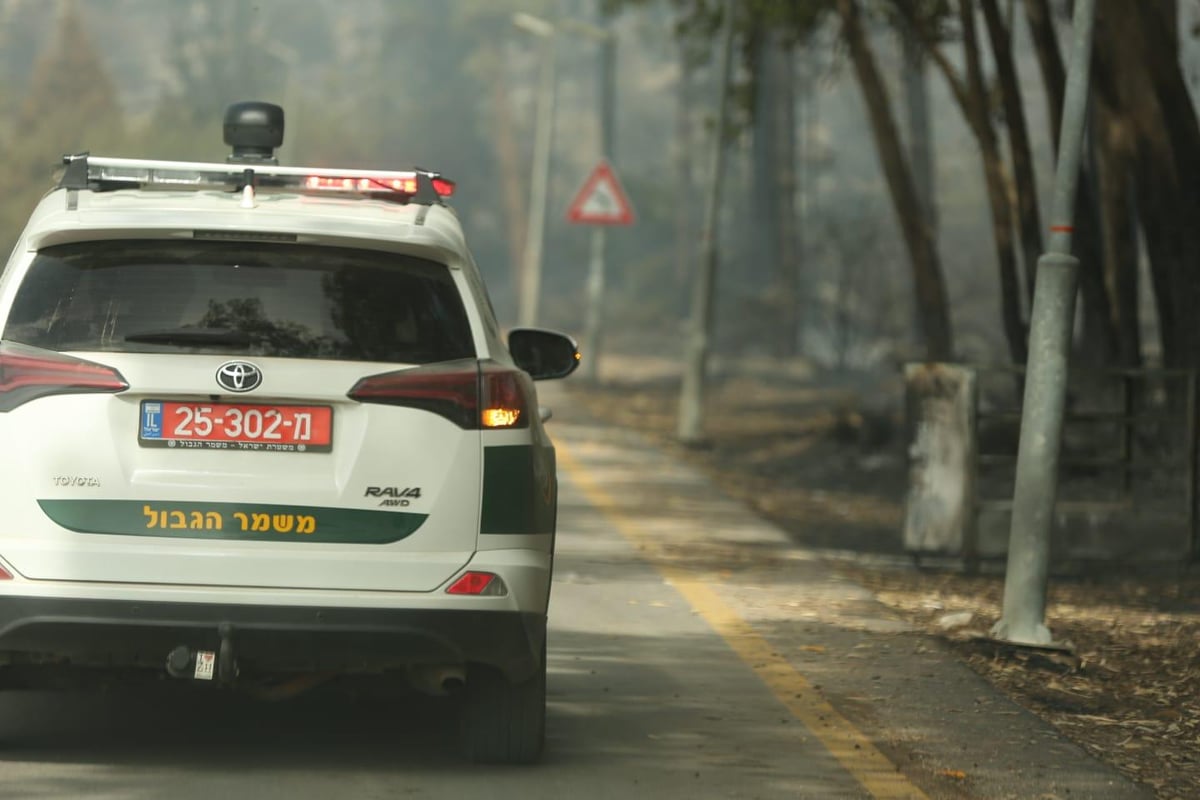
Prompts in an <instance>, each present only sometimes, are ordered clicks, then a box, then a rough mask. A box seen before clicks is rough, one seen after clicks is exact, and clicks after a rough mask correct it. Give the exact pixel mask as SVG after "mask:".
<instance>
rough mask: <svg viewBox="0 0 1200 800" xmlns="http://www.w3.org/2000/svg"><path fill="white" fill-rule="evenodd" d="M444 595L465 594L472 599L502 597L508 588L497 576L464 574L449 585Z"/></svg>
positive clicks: (476, 573) (487, 573) (475, 573)
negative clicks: (472, 597)
mask: <svg viewBox="0 0 1200 800" xmlns="http://www.w3.org/2000/svg"><path fill="white" fill-rule="evenodd" d="M446 594H465V595H472V596H474V597H503V596H504V595H506V594H508V587H506V586H505V585H504V581H502V580H500V576H499V575H493V574H492V573H490V572H464V573H463V574H462V577H460V578H459V579H458V580H456V581H455V582H454V583H452V584H450V586H449V588H447V589H446Z"/></svg>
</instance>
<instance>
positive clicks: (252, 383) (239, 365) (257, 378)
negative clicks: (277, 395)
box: [217, 361, 263, 392]
mask: <svg viewBox="0 0 1200 800" xmlns="http://www.w3.org/2000/svg"><path fill="white" fill-rule="evenodd" d="M262 379H263V376H262V370H261V369H259V368H258V367H256V366H255V365H253V364H251V363H250V362H248V361H227V362H225V363H224V364H222V365H221V366H219V367H217V383H219V384H220V385H221V388H222V389H228V390H229V391H231V392H249V391H253V390H254V389H257V388H258V387H259V386H260V385H262Z"/></svg>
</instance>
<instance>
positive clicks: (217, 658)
mask: <svg viewBox="0 0 1200 800" xmlns="http://www.w3.org/2000/svg"><path fill="white" fill-rule="evenodd" d="M217 635H218V636H220V637H221V644H220V646H219V647H218V649H217V651H216V652H214V651H212V650H193V649H192V648H190V647H188V646H187V645H184V644H181V645H179V646H178V647H176V648H175V649H174V650H172V651H171V652H170V653H168V654H167V674H168V675H170V676H171V677H172V678H181V679H187V678H190V679H192V680H197V681H211V680H213V679H214V678H215V679H216V681H217V682H218V683H219V684H220V685H221V686H231V685H233V682H234V681H235V680H237V676H238V666H237V656H236V655H235V651H234V647H233V626H232V625H230V624H229V623H227V622H222V623H221V624H220V625H219V626H217Z"/></svg>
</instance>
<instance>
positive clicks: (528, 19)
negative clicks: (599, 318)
mask: <svg viewBox="0 0 1200 800" xmlns="http://www.w3.org/2000/svg"><path fill="white" fill-rule="evenodd" d="M512 22H513V25H515V26H516V27H518V28H520V29H521V30H523V31H526V32H527V33H532V34H533V35H534V36H537V37H539V38H541V40H542V63H541V68H540V76H539V79H538V100H537V128H536V130H535V132H534V138H533V172H532V175H531V176H530V182H529V224H528V227H527V228H526V233H525V254H524V258H523V259H522V262H521V280H520V284H521V285H520V293H519V295H518V305H517V321H518V323H519V324H520V325H521V326H523V327H532V326H534V325H537V321H538V300H539V297H540V295H541V288H542V244H543V241H544V237H545V231H546V196H547V195H548V194H549V189H550V153H551V151H552V149H553V146H554V105H555V96H556V94H557V91H556V87H557V80H556V77H555V58H556V50H557V36H556V31H555V28H554V26H553V25H552V24H550V23H549V22H546V21H545V20H543V19H539V18H537V17H534V16H531V15H530V14H514V15H513V18H512Z"/></svg>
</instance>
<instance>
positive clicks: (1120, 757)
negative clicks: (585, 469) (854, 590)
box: [568, 361, 1200, 800]
mask: <svg viewBox="0 0 1200 800" xmlns="http://www.w3.org/2000/svg"><path fill="white" fill-rule="evenodd" d="M718 372H719V371H718ZM606 373H607V374H608V375H621V376H622V377H621V379H615V378H608V379H606V380H605V382H604V385H603V386H602V387H592V386H588V385H586V384H584V383H583V382H582V381H579V380H574V381H571V382H568V386H569V387H570V391H571V396H572V400H573V401H574V402H577V403H579V404H580V405H582V406H583V407H585V408H586V409H587V410H588V411H589V412H591V413H592V414H594V415H596V416H598V417H600V418H603V419H606V420H608V421H611V422H613V423H615V424H618V425H621V426H624V427H628V428H632V429H635V430H639V431H642V432H644V433H645V434H647V435H648V436H649V437H651V438H653V439H655V440H656V441H658V442H659V443H660V444H661V445H662V446H664V447H667V448H670V449H672V450H674V451H676V452H678V453H679V454H680V455H681V456H683V457H685V458H687V459H688V460H689V461H691V462H693V463H694V464H696V465H698V466H699V467H701V468H703V469H705V470H706V471H708V472H709V473H710V474H712V475H713V476H714V478H715V479H716V480H717V481H718V483H719V484H720V485H721V486H722V487H723V488H724V490H725V491H726V492H727V493H728V494H730V495H732V496H734V497H737V498H739V499H741V500H743V501H744V502H746V503H747V504H749V505H750V506H751V507H753V508H755V509H757V510H758V511H759V512H760V513H762V514H763V515H764V516H766V517H768V518H770V519H772V520H773V521H775V522H776V523H777V524H779V525H780V526H781V527H783V528H784V529H785V530H787V531H788V532H789V533H790V535H791V536H792V537H793V538H794V540H795V541H796V542H797V544H799V545H802V546H804V547H810V548H819V549H823V550H826V551H828V552H829V555H830V557H831V561H832V563H834V564H836V565H837V568H838V569H840V570H842V571H844V572H845V573H846V574H847V575H849V576H850V577H852V578H854V579H855V580H857V581H859V582H860V583H861V584H863V585H865V586H867V587H868V588H870V589H871V590H873V591H874V592H875V593H876V594H877V596H878V597H879V599H880V600H881V601H882V602H884V603H885V604H887V605H888V606H890V607H892V608H893V609H895V610H896V611H897V612H898V613H899V614H901V615H903V616H904V617H906V618H907V619H909V620H911V621H912V622H913V623H915V624H917V625H919V626H922V627H923V628H924V629H925V630H926V631H927V632H928V633H929V635H931V636H936V637H939V638H942V639H944V640H945V641H946V642H947V643H948V644H949V646H950V647H952V648H954V649H955V650H956V651H957V652H958V653H959V654H960V656H961V657H962V658H963V659H964V661H966V662H967V663H968V664H970V665H971V666H972V667H973V668H974V669H975V670H977V671H978V672H979V673H981V674H982V675H984V676H985V677H987V678H988V679H989V680H991V681H992V682H993V683H995V684H996V685H997V686H998V687H1000V688H1001V689H1002V690H1004V691H1005V692H1007V693H1008V694H1009V695H1010V696H1012V697H1013V698H1014V699H1016V700H1017V701H1018V702H1020V703H1022V704H1023V705H1025V706H1026V707H1028V708H1029V709H1031V710H1032V711H1034V712H1035V713H1037V714H1039V715H1040V716H1042V717H1043V718H1044V719H1046V720H1048V721H1049V722H1050V723H1052V724H1053V725H1055V726H1057V727H1058V728H1059V729H1060V730H1061V731H1062V732H1063V733H1064V734H1066V735H1067V736H1069V737H1070V738H1072V739H1074V740H1075V741H1076V742H1078V743H1079V744H1081V745H1082V746H1083V747H1085V748H1086V749H1087V750H1088V751H1089V752H1091V753H1093V754H1094V755H1096V756H1097V757H1098V758H1101V759H1103V760H1105V761H1107V762H1109V763H1111V764H1113V765H1115V766H1116V767H1117V768H1118V769H1120V770H1121V771H1122V772H1124V773H1125V774H1127V775H1129V776H1130V777H1132V778H1134V779H1136V780H1138V781H1141V782H1143V783H1145V784H1147V785H1149V786H1151V787H1153V788H1154V790H1155V791H1156V793H1157V794H1158V796H1159V797H1162V798H1179V799H1180V800H1194V798H1198V797H1200V574H1198V573H1197V572H1196V571H1191V572H1187V571H1183V570H1174V571H1171V572H1170V573H1169V574H1165V573H1158V574H1153V575H1143V576H1140V577H1129V576H1120V575H1117V574H1116V573H1114V574H1110V575H1107V576H1100V577H1095V578H1092V579H1088V580H1080V579H1073V580H1070V581H1067V580H1062V579H1059V580H1055V581H1053V582H1052V583H1051V595H1050V606H1049V609H1048V619H1047V622H1048V624H1049V626H1050V628H1051V630H1052V631H1053V633H1054V634H1055V636H1056V638H1058V639H1061V640H1066V641H1069V642H1070V643H1071V644H1072V645H1073V650H1072V652H1071V653H1070V654H1058V653H1037V652H1029V651H1019V650H1012V649H1008V648H1004V647H1000V646H997V645H996V644H995V643H993V642H991V641H990V640H987V639H986V638H985V636H984V634H986V633H987V631H988V630H989V628H990V627H991V625H992V623H993V622H995V621H996V619H997V618H998V617H999V613H1000V600H1001V596H1002V592H1003V579H1002V578H1000V577H997V576H994V575H983V576H978V575H977V576H969V575H964V574H961V573H959V572H953V571H930V570H921V569H917V568H915V566H914V565H913V563H912V561H911V559H909V558H907V557H906V556H905V554H904V553H903V549H902V546H901V540H900V526H901V519H902V508H903V497H904V488H905V483H906V465H905V459H904V451H903V447H904V444H903V442H902V439H903V438H904V434H903V430H902V428H903V425H902V421H901V420H900V418H899V415H898V412H897V411H896V409H897V406H898V401H897V398H898V396H899V394H898V391H897V389H898V387H897V386H895V385H894V383H888V382H886V381H884V382H877V381H868V380H865V379H862V378H846V377H841V378H838V377H834V376H827V375H825V376H820V375H816V374H812V373H810V372H808V371H806V370H805V369H803V368H801V367H792V368H791V369H790V370H788V371H782V370H781V369H779V368H778V366H777V365H770V364H764V365H759V368H757V369H756V368H754V367H753V365H752V366H751V368H749V369H740V370H739V374H738V375H737V376H725V377H721V376H720V375H719V374H718V378H717V380H716V381H715V382H714V385H713V386H712V387H711V388H710V391H709V393H708V396H707V402H706V412H705V413H706V417H705V419H706V426H705V427H706V433H707V435H708V438H709V442H708V445H707V446H706V447H703V448H685V447H682V446H680V445H679V444H678V443H677V442H676V440H675V424H676V422H675V421H676V409H677V405H678V391H679V390H678V381H677V380H676V379H675V378H673V377H669V376H668V377H663V372H662V371H661V370H657V369H645V365H644V364H641V363H640V362H624V361H623V362H621V363H620V365H616V364H613V363H611V361H610V363H608V364H606ZM851 553H852V554H854V556H853V557H846V556H847V554H851ZM864 555H865V556H867V557H866V558H863V557H862V556H864ZM965 612H969V613H970V615H971V619H970V621H969V622H967V623H966V624H962V619H963V615H964V614H965ZM955 614H958V615H959V619H958V622H959V623H960V624H959V625H958V626H956V627H954V628H953V629H950V630H947V629H944V628H943V626H942V623H944V622H947V621H948V620H946V618H947V617H948V616H950V615H955Z"/></svg>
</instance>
